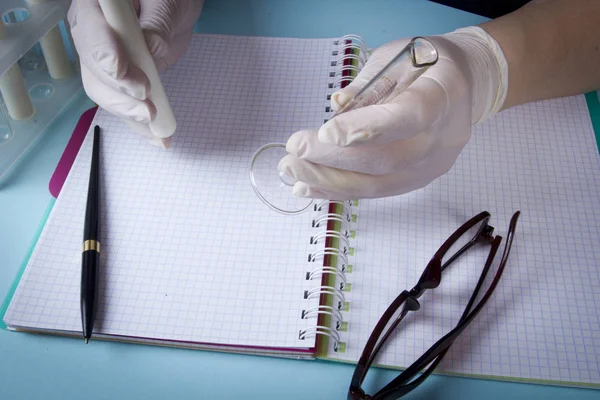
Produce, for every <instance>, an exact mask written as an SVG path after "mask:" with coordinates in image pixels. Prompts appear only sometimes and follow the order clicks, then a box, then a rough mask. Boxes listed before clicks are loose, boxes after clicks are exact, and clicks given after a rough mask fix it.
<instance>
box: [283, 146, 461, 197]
mask: <svg viewBox="0 0 600 400" xmlns="http://www.w3.org/2000/svg"><path fill="white" fill-rule="evenodd" d="M452 164H453V160H452V161H451V160H450V158H449V157H442V159H440V160H436V161H435V162H428V163H422V164H421V165H419V166H418V167H415V168H411V169H406V170H401V171H398V172H394V173H390V174H386V175H371V174H363V173H360V172H352V171H344V170H341V169H337V168H331V167H327V166H324V165H319V164H314V163H311V162H309V161H305V160H300V159H298V158H295V157H293V156H291V155H288V156H286V157H284V158H283V159H282V161H281V163H280V166H281V168H282V171H283V172H284V173H285V174H287V175H288V176H290V177H292V178H293V179H294V180H295V184H294V188H293V193H294V194H295V195H296V196H300V197H312V196H313V195H316V194H318V196H323V198H329V199H331V200H354V199H361V198H375V197H388V196H395V195H399V194H404V193H408V192H411V191H413V190H417V189H421V188H423V187H425V186H426V185H428V184H429V183H431V182H432V181H433V180H434V179H436V178H437V177H439V176H441V175H443V174H444V173H446V172H447V171H448V170H449V169H450V168H451V167H452Z"/></svg>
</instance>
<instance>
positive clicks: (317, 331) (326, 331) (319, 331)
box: [298, 325, 340, 351]
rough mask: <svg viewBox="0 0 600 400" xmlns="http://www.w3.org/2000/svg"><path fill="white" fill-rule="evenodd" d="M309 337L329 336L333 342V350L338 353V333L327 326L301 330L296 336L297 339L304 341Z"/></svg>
mask: <svg viewBox="0 0 600 400" xmlns="http://www.w3.org/2000/svg"><path fill="white" fill-rule="evenodd" d="M311 335H325V336H330V337H331V338H332V339H333V340H334V344H333V349H334V350H335V351H338V348H339V345H340V333H339V332H338V331H337V330H335V329H331V328H330V327H328V326H322V325H317V326H313V327H310V328H307V329H303V330H301V331H300V334H299V335H298V339H306V338H307V337H308V336H311Z"/></svg>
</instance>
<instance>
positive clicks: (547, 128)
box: [329, 96, 600, 384]
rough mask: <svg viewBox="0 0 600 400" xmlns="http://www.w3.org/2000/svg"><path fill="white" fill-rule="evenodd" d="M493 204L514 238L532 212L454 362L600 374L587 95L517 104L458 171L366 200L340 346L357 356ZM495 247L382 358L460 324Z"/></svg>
mask: <svg viewBox="0 0 600 400" xmlns="http://www.w3.org/2000/svg"><path fill="white" fill-rule="evenodd" d="M483 210H487V211H489V212H490V213H491V214H492V218H491V221H490V224H491V225H492V226H494V227H495V228H496V230H495V234H499V235H501V236H503V237H506V232H507V228H508V222H509V220H510V217H511V215H512V213H513V212H514V211H517V210H521V212H522V215H521V218H520V221H519V224H518V226H517V233H516V237H515V242H514V245H513V250H512V253H511V255H510V258H509V261H508V264H507V267H506V269H505V271H504V274H503V276H502V279H501V281H500V284H499V286H498V287H497V289H496V291H495V293H494V294H493V296H492V298H491V299H490V300H489V301H488V303H487V305H486V307H485V308H484V309H483V311H482V313H481V314H480V315H479V316H478V317H477V318H476V319H475V321H474V322H473V323H472V325H471V326H470V327H469V328H468V330H467V331H465V333H463V335H462V338H460V339H459V340H458V341H457V342H456V343H455V344H454V346H453V348H452V349H451V351H450V352H449V353H448V354H447V356H446V358H445V360H444V362H443V363H442V365H441V366H440V367H439V368H440V370H441V371H446V372H453V373H464V374H474V375H488V376H497V377H515V378H525V379H534V380H552V381H564V382H580V383H596V384H599V383H600V322H599V316H598V314H599V312H598V310H599V309H600V247H599V246H598V237H599V234H600V231H599V225H600V157H599V155H598V149H597V147H596V142H595V138H594V132H593V129H592V126H591V121H590V117H589V114H588V110H587V107H586V103H585V98H584V97H583V96H577V97H570V98H563V99H555V100H551V101H543V102H538V103H533V104H528V105H524V106H520V107H515V108H512V109H509V110H507V111H505V112H503V113H501V114H499V115H497V116H496V117H494V118H493V119H491V120H489V121H488V122H486V123H484V124H483V125H481V126H479V127H477V128H476V129H475V130H474V132H473V136H472V139H471V141H470V143H469V144H468V146H467V147H466V149H465V150H464V151H463V153H462V154H461V156H460V157H459V159H458V161H457V163H456V164H455V166H454V167H453V169H452V170H451V171H450V172H449V173H448V174H446V175H445V176H443V177H441V178H439V179H438V180H436V181H435V182H434V183H432V184H430V185H429V186H428V187H426V188H424V189H422V190H418V191H416V192H413V193H410V194H408V195H404V196H399V197H395V198H387V199H379V200H370V201H361V202H360V205H359V206H358V210H357V214H358V216H359V217H358V221H357V228H356V229H357V237H356V239H355V242H354V245H355V246H356V253H355V265H354V270H353V273H352V282H353V283H352V291H351V292H350V293H348V294H347V299H348V300H349V301H350V303H351V306H350V312H349V313H348V329H349V333H348V334H347V335H346V336H344V337H343V340H345V341H346V342H347V352H346V353H345V354H336V353H334V352H332V351H330V354H329V356H330V357H334V358H341V359H345V360H352V361H355V360H357V359H358V357H359V356H360V352H361V351H362V349H363V346H364V344H365V342H366V340H367V338H368V336H369V334H370V332H371V330H372V329H373V327H374V326H375V324H376V322H377V320H378V318H379V317H380V315H381V314H382V313H383V311H384V310H385V309H386V308H387V306H388V305H389V303H390V302H391V301H392V299H394V298H395V297H396V296H397V295H398V294H399V293H400V292H401V291H402V290H404V289H410V288H411V287H413V286H414V285H415V284H416V282H417V281H418V279H419V276H420V275H421V273H422V271H423V269H424V267H425V265H426V263H427V261H429V259H430V258H431V257H432V256H433V254H434V253H435V251H436V250H437V249H438V248H439V246H440V245H441V244H442V243H443V241H444V240H445V239H446V238H447V237H448V236H449V235H450V234H451V233H452V232H453V231H454V230H455V229H456V228H458V227H459V226H460V225H461V224H462V223H463V222H465V221H466V220H468V219H469V218H471V217H472V216H474V215H475V214H477V213H479V212H480V211H483ZM503 247H504V246H503V245H502V247H501V250H502V249H503ZM487 250H488V249H483V248H482V250H478V251H473V250H471V252H472V253H471V254H470V255H468V256H466V257H464V258H463V259H461V260H459V261H457V263H456V264H454V265H453V266H452V267H451V268H450V269H449V270H447V271H445V272H444V274H443V276H442V284H441V285H440V287H439V288H437V289H435V290H433V291H429V292H427V293H426V294H425V295H424V296H423V297H422V299H421V305H422V308H421V310H420V311H418V312H417V313H416V314H415V315H413V316H412V317H409V318H407V321H406V323H404V325H403V326H402V329H401V330H399V331H398V333H397V334H396V336H395V337H394V340H393V342H392V343H390V345H389V346H387V348H386V349H385V351H384V352H383V355H382V356H381V357H380V358H379V360H378V361H377V363H379V364H384V365H390V366H397V367H406V366H408V365H410V364H411V363H412V362H413V361H414V360H415V359H417V358H418V357H419V356H420V355H421V354H423V352H424V351H425V350H426V349H427V348H428V347H429V346H431V345H432V344H433V343H434V342H435V341H436V340H438V339H439V338H440V337H441V336H442V335H443V334H445V333H447V332H448V331H449V330H450V329H452V328H453V327H454V326H455V325H456V323H457V321H458V319H459V318H460V314H461V313H462V310H463V309H464V307H465V305H466V303H467V301H468V297H469V296H470V294H471V292H472V290H473V288H474V285H475V283H476V280H477V279H478V277H479V274H480V273H481V269H482V267H483V265H484V261H485V257H486V256H487ZM499 259H500V256H499V255H498V256H497V259H496V264H495V265H497V262H498V260H499Z"/></svg>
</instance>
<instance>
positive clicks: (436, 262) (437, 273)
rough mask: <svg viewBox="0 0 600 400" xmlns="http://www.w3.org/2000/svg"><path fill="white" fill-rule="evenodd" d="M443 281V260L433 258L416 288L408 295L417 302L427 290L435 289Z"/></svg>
mask: <svg viewBox="0 0 600 400" xmlns="http://www.w3.org/2000/svg"><path fill="white" fill-rule="evenodd" d="M441 281H442V260H441V259H439V258H437V257H436V258H432V259H431V260H430V261H429V263H428V264H427V267H426V268H425V270H424V271H423V273H422V274H421V277H420V278H419V282H417V284H416V285H415V287H414V288H412V289H411V290H410V292H409V293H408V294H409V296H410V297H413V298H414V299H415V300H416V299H418V298H419V297H421V296H422V295H423V293H425V291H426V290H427V289H435V288H436V287H438V286H439V285H440V282H441Z"/></svg>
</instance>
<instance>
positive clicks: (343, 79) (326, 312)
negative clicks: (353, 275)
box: [298, 35, 368, 351]
mask: <svg viewBox="0 0 600 400" xmlns="http://www.w3.org/2000/svg"><path fill="white" fill-rule="evenodd" d="M334 45H335V49H334V50H333V51H332V53H331V56H332V58H331V59H330V65H331V67H332V71H331V72H330V73H329V77H330V81H329V85H328V86H329V89H330V90H331V92H329V94H328V96H327V100H330V97H331V94H332V93H333V91H335V90H339V89H341V88H343V87H345V84H348V83H350V82H352V80H354V78H355V76H356V75H357V74H358V73H359V72H360V70H361V69H362V68H363V66H364V65H365V63H366V62H367V58H368V52H367V48H366V47H365V44H364V42H363V40H362V39H361V38H360V37H359V36H356V35H346V36H343V37H342V38H340V39H339V40H337V41H335V42H334ZM355 50H358V51H355ZM349 60H351V61H352V62H351V63H350V62H348V61H349ZM325 112H326V113H327V115H331V114H330V113H331V112H332V109H331V106H328V107H326V109H325ZM325 122H327V119H325ZM332 205H338V206H339V207H337V210H336V212H330V210H333V208H331V206H332ZM354 207H355V205H354V203H353V202H352V201H330V200H322V201H320V202H318V203H316V204H315V205H314V208H313V211H315V212H316V213H318V214H317V215H316V216H315V218H314V219H313V222H312V226H313V228H315V229H317V230H318V231H317V232H315V233H314V234H313V235H312V236H311V240H310V244H311V246H312V245H314V246H319V247H318V248H315V249H314V251H311V252H310V253H309V255H308V261H309V263H310V264H312V265H314V267H311V268H308V270H307V271H306V280H307V281H314V283H315V286H314V287H309V288H307V290H305V292H304V298H305V299H307V300H308V299H314V298H320V297H321V296H322V295H328V296H330V298H332V299H333V303H332V305H323V304H320V305H317V306H311V307H308V308H306V309H304V310H302V319H309V318H317V319H318V321H319V322H321V321H323V320H322V319H321V318H320V317H321V316H329V317H331V322H330V324H331V325H330V326H323V324H321V325H318V324H317V325H316V326H312V327H309V328H306V329H302V330H300V332H299V336H298V338H299V339H306V338H309V337H316V336H317V335H323V336H328V337H329V338H330V340H331V341H332V345H333V349H334V351H338V350H339V349H340V348H342V349H344V348H345V344H344V345H343V346H342V344H343V343H342V342H341V336H340V335H341V333H342V332H343V330H345V329H346V328H345V326H346V324H345V322H344V313H345V312H347V311H348V303H347V302H346V295H345V293H348V291H349V290H350V289H351V286H350V284H349V282H348V275H347V274H348V273H350V264H349V262H350V259H349V257H350V256H351V254H353V250H352V243H351V241H352V240H353V238H354V232H353V230H352V224H353V223H354V214H355V213H354V210H353V209H354ZM329 222H337V223H338V226H339V227H340V230H339V231H338V230H333V229H331V225H329ZM332 239H333V240H337V243H336V241H334V242H333V243H336V247H332V244H331V243H332V242H331V240H332ZM325 261H328V262H327V263H326V262H325ZM331 277H333V278H331ZM330 278H331V279H330ZM334 281H335V284H333V283H331V282H334ZM317 282H318V283H317ZM325 321H327V320H325ZM342 327H344V328H342ZM342 351H343V350H342Z"/></svg>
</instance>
